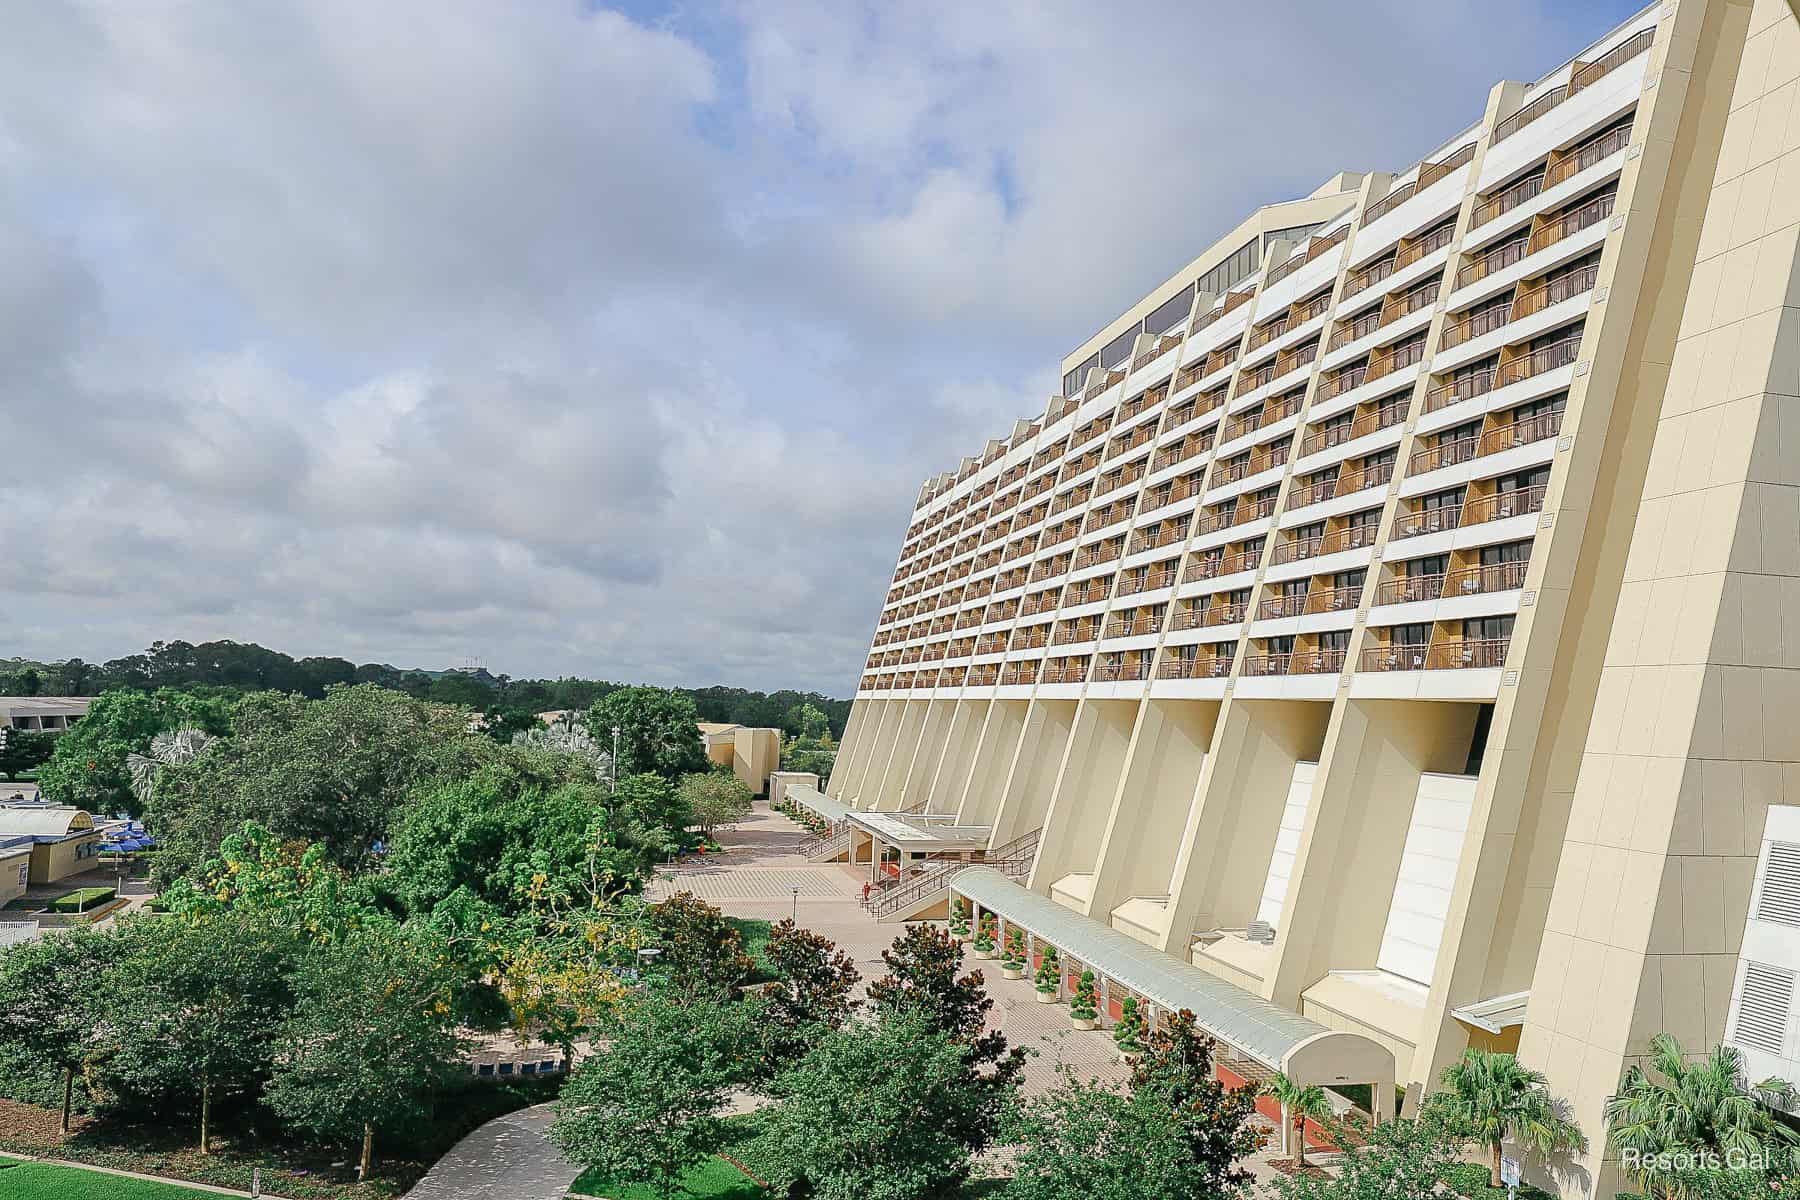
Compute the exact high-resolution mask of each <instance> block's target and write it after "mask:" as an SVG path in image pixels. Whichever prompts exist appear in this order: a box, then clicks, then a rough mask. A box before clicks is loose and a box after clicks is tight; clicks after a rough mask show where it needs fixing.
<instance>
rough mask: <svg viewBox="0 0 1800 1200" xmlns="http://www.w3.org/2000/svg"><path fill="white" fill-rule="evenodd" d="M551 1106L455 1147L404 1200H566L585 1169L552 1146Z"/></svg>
mask: <svg viewBox="0 0 1800 1200" xmlns="http://www.w3.org/2000/svg"><path fill="white" fill-rule="evenodd" d="M552 1115H553V1109H552V1107H551V1106H550V1105H548V1104H539V1105H537V1106H536V1107H534V1108H523V1109H520V1110H519V1111H518V1112H515V1113H508V1114H507V1115H506V1116H504V1117H496V1118H494V1119H493V1120H492V1121H489V1122H488V1123H487V1124H486V1125H483V1126H482V1127H481V1128H479V1129H477V1130H476V1131H475V1132H474V1133H471V1134H470V1135H469V1136H467V1137H465V1138H464V1139H463V1140H462V1141H460V1142H458V1143H456V1145H455V1146H454V1147H452V1148H451V1150H450V1153H448V1154H446V1155H444V1157H443V1158H441V1159H439V1160H438V1161H437V1164H436V1165H435V1166H433V1167H432V1168H431V1170H430V1172H429V1173H427V1174H426V1176H425V1178H423V1179H421V1180H419V1182H418V1184H417V1185H416V1186H415V1187H414V1188H413V1189H412V1191H410V1192H408V1193H406V1197H405V1200H563V1196H564V1195H566V1194H567V1193H568V1190H569V1185H570V1184H572V1183H574V1182H575V1177H576V1176H577V1175H579V1174H581V1172H580V1170H579V1169H577V1168H575V1167H572V1166H570V1165H569V1164H568V1163H567V1162H566V1161H564V1159H563V1156H562V1152H561V1151H559V1150H558V1149H557V1148H556V1146H555V1145H554V1144H553V1143H552V1142H551V1141H550V1138H549V1130H550V1119H551V1117H552Z"/></svg>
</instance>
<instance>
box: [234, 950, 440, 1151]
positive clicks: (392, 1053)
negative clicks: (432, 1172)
mask: <svg viewBox="0 0 1800 1200" xmlns="http://www.w3.org/2000/svg"><path fill="white" fill-rule="evenodd" d="M454 983H455V980H454V977H453V976H452V975H451V974H450V973H449V972H448V971H447V969H446V966H445V964H444V963H443V961H442V958H441V955H440V954H439V953H438V952H437V950H436V949H435V948H433V947H430V946H425V945H420V944H418V943H417V942H416V941H414V940H413V939H411V938H409V937H407V936H406V935H405V934H403V933H401V932H400V931H397V930H392V929H387V928H382V927H374V928H370V929H362V930H357V931H355V932H354V933H352V934H351V935H350V936H349V937H347V938H345V939H344V940H343V941H341V942H337V943H333V944H331V945H327V946H320V947H317V948H315V949H314V950H312V951H311V952H310V953H308V954H307V955H306V956H305V958H304V959H303V960H302V962H301V965H300V969H299V970H298V972H296V974H295V978H294V990H295V1003H294V1009H293V1012H292V1013H291V1014H290V1015H289V1016H288V1018H287V1020H285V1021H284V1022H283V1023H282V1025H281V1029H280V1033H279V1038H278V1040H277V1044H276V1051H275V1069H274V1077H273V1078H272V1079H271V1080H270V1082H269V1086H268V1088H267V1090H266V1091H265V1092H264V1095H263V1102H264V1103H265V1104H267V1105H268V1106H269V1108H271V1109H272V1110H273V1111H274V1112H275V1113H276V1115H278V1116H280V1117H281V1118H282V1119H283V1120H286V1121H288V1122H290V1123H291V1124H293V1125H295V1126H298V1127H299V1128H301V1129H305V1130H308V1131H310V1132H312V1133H314V1134H316V1135H317V1136H319V1137H322V1138H325V1139H328V1140H331V1141H340V1142H348V1141H350V1140H351V1139H353V1138H355V1137H356V1136H357V1135H358V1134H360V1135H361V1137H362V1153H361V1156H360V1158H359V1160H358V1168H357V1170H358V1173H359V1175H360V1176H361V1177H362V1178H364V1179H367V1178H368V1177H369V1171H370V1169H371V1168H372V1167H373V1165H374V1145H375V1131H376V1130H377V1129H381V1130H387V1131H392V1130H397V1129H402V1128H407V1127H416V1126H418V1125H419V1124H420V1123H422V1122H423V1121H424V1120H425V1119H426V1118H427V1117H428V1116H429V1114H430V1110H431V1098H432V1095H433V1094H434V1092H436V1091H437V1090H438V1089H440V1088H442V1087H443V1086H444V1085H446V1084H447V1083H448V1082H449V1081H450V1080H451V1079H453V1078H455V1077H456V1076H458V1075H459V1074H460V1073H461V1070H462V1068H461V1067H460V1066H459V1064H458V1061H457V1060H458V1059H459V1058H460V1057H461V1053H462V1042H461V1038H460V1037H459V1035H458V1034H457V1031H456V1027H455V1023H454V1018H453V1015H452V1005H451V1001H452V994H453V987H454Z"/></svg>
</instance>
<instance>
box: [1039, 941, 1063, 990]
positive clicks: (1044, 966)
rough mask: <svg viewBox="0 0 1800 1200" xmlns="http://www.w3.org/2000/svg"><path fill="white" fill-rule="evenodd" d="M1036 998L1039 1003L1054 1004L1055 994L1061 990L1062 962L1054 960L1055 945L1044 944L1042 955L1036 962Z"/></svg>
mask: <svg viewBox="0 0 1800 1200" xmlns="http://www.w3.org/2000/svg"><path fill="white" fill-rule="evenodd" d="M1036 979H1037V998H1038V1003H1039V1004H1055V1003H1056V994H1057V993H1058V992H1059V991H1061V990H1062V964H1061V963H1059V962H1057V961H1056V947H1055V946H1045V947H1044V957H1043V958H1042V959H1041V960H1040V961H1039V962H1038V969H1037V976H1036Z"/></svg>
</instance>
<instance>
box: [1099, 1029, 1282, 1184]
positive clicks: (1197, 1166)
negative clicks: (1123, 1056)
mask: <svg viewBox="0 0 1800 1200" xmlns="http://www.w3.org/2000/svg"><path fill="white" fill-rule="evenodd" d="M1213 1048H1214V1043H1213V1040H1212V1039H1211V1038H1209V1037H1206V1036H1205V1035H1204V1034H1202V1033H1200V1031H1199V1028H1198V1026H1197V1025H1196V1024H1195V1022H1194V1014H1193V1013H1191V1012H1188V1011H1187V1010H1186V1009H1183V1010H1182V1011H1180V1012H1178V1013H1176V1014H1175V1015H1174V1016H1172V1017H1170V1018H1168V1019H1167V1020H1166V1021H1164V1022H1162V1024H1161V1025H1159V1026H1158V1027H1157V1029H1156V1031H1155V1032H1154V1033H1153V1034H1151V1035H1150V1041H1149V1044H1148V1045H1147V1046H1146V1047H1145V1049H1144V1055H1143V1057H1142V1058H1140V1059H1139V1060H1138V1063H1137V1066H1136V1068H1135V1069H1134V1070H1133V1071H1132V1073H1131V1092H1132V1096H1133V1098H1134V1099H1138V1098H1141V1099H1142V1100H1143V1101H1144V1102H1145V1103H1148V1104H1151V1105H1154V1106H1157V1107H1160V1108H1163V1109H1166V1110H1167V1111H1169V1112H1171V1113H1173V1114H1174V1119H1175V1123H1176V1136H1177V1139H1178V1142H1179V1144H1180V1147H1181V1156H1182V1158H1183V1160H1184V1161H1185V1162H1186V1164H1187V1166H1186V1171H1187V1173H1188V1174H1189V1175H1190V1176H1192V1177H1193V1178H1194V1179H1196V1180H1205V1181H1207V1183H1206V1186H1208V1187H1213V1188H1215V1189H1217V1190H1219V1191H1224V1190H1226V1189H1227V1188H1228V1187H1235V1186H1238V1185H1242V1184H1246V1183H1249V1182H1250V1180H1251V1178H1252V1177H1251V1175H1250V1173H1249V1172H1247V1171H1245V1170H1243V1169H1242V1168H1241V1167H1239V1166H1237V1162H1238V1160H1239V1159H1242V1158H1243V1157H1244V1156H1245V1155H1248V1154H1252V1153H1254V1152H1255V1151H1257V1150H1259V1149H1261V1148H1262V1144H1263V1135H1262V1132H1261V1131H1260V1130H1258V1129H1257V1128H1256V1125H1255V1120H1256V1094H1257V1090H1256V1089H1255V1088H1253V1087H1240V1088H1228V1087H1226V1086H1225V1085H1224V1084H1223V1083H1221V1082H1220V1081H1219V1079H1218V1077H1217V1076H1216V1075H1215V1074H1214V1073H1213ZM1193 1194H1194V1195H1196V1196H1205V1195H1210V1194H1212V1193H1208V1192H1205V1191H1201V1192H1197V1193H1193Z"/></svg>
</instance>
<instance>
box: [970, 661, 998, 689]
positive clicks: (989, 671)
mask: <svg viewBox="0 0 1800 1200" xmlns="http://www.w3.org/2000/svg"><path fill="white" fill-rule="evenodd" d="M963 682H964V684H966V685H967V686H969V687H992V686H993V685H994V684H996V683H998V682H1000V669H999V668H998V667H992V666H988V667H970V668H969V672H968V674H967V675H966V676H965V677H964V678H963Z"/></svg>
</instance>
